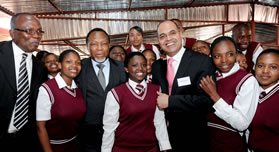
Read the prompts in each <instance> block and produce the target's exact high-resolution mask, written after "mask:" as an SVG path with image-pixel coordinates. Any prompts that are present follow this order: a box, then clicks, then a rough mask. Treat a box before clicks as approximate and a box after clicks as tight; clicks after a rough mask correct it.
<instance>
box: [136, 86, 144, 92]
mask: <svg viewBox="0 0 279 152" xmlns="http://www.w3.org/2000/svg"><path fill="white" fill-rule="evenodd" d="M136 89H137V90H138V91H139V93H138V94H139V95H140V94H142V93H143V91H144V87H143V85H141V84H137V86H136Z"/></svg>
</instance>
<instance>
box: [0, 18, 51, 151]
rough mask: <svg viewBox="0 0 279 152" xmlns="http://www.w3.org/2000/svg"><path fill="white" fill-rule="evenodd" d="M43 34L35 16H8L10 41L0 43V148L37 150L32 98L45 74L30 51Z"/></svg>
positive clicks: (34, 49)
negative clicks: (9, 18)
mask: <svg viewBox="0 0 279 152" xmlns="http://www.w3.org/2000/svg"><path fill="white" fill-rule="evenodd" d="M43 33H44V31H42V27H41V24H40V22H39V20H38V18H37V17H36V16H34V15H32V14H30V13H19V14H16V15H14V16H13V17H12V19H11V29H10V36H11V37H12V40H11V41H8V42H0V92H1V96H0V122H1V125H0V147H1V150H0V151H2V150H3V149H6V150H7V151H9V152H14V151H38V147H39V142H38V140H37V134H36V98H37V95H38V90H39V87H40V85H41V83H42V82H43V81H44V80H46V78H47V77H46V76H47V73H46V71H45V69H44V66H43V65H42V63H41V62H40V61H39V60H38V59H36V58H35V57H34V56H33V55H32V52H34V51H36V50H37V49H38V46H39V44H40V41H41V39H42V35H43Z"/></svg>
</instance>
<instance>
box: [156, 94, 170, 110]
mask: <svg viewBox="0 0 279 152" xmlns="http://www.w3.org/2000/svg"><path fill="white" fill-rule="evenodd" d="M157 94H158V97H157V105H158V107H159V109H160V110H163V109H165V108H167V107H168V106H169V95H167V94H165V93H161V92H159V91H157Z"/></svg>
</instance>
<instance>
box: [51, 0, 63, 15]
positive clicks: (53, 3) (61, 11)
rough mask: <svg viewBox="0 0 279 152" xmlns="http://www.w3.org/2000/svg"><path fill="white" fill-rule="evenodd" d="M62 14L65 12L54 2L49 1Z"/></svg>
mask: <svg viewBox="0 0 279 152" xmlns="http://www.w3.org/2000/svg"><path fill="white" fill-rule="evenodd" d="M47 1H48V2H49V3H50V4H51V5H52V6H53V7H54V8H55V9H56V10H57V11H58V12H59V13H60V14H63V10H62V9H61V8H59V7H58V6H57V4H56V3H55V2H54V1H53V0H47Z"/></svg>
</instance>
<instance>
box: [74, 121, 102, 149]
mask: <svg viewBox="0 0 279 152" xmlns="http://www.w3.org/2000/svg"><path fill="white" fill-rule="evenodd" d="M103 133H104V131H103V126H102V125H84V126H82V128H81V132H80V136H79V138H80V142H81V151H82V152H101V146H102V138H103Z"/></svg>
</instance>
